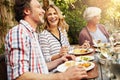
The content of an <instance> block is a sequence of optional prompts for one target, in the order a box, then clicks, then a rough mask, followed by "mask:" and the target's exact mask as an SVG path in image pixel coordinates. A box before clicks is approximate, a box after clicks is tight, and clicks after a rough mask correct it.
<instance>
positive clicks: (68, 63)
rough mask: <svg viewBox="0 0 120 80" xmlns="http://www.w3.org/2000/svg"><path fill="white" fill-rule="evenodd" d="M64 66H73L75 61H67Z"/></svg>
mask: <svg viewBox="0 0 120 80" xmlns="http://www.w3.org/2000/svg"><path fill="white" fill-rule="evenodd" d="M65 66H66V67H71V66H75V61H67V62H65Z"/></svg>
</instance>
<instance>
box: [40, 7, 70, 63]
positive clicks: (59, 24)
mask: <svg viewBox="0 0 120 80" xmlns="http://www.w3.org/2000/svg"><path fill="white" fill-rule="evenodd" d="M67 30H68V24H67V23H66V22H65V20H64V17H63V15H62V14H61V11H60V9H59V8H58V7H57V6H55V5H49V6H48V7H47V8H46V12H45V27H44V31H43V32H42V33H40V36H39V42H40V45H41V48H42V51H43V54H44V56H45V59H46V61H47V62H49V61H53V60H55V59H59V58H61V57H62V56H63V55H64V54H67V53H68V50H69V47H70V44H69V41H68V38H67V32H66V31H67Z"/></svg>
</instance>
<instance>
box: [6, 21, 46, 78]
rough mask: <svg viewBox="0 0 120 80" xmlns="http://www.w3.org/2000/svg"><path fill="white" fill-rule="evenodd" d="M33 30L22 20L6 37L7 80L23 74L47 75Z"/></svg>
mask: <svg viewBox="0 0 120 80" xmlns="http://www.w3.org/2000/svg"><path fill="white" fill-rule="evenodd" d="M35 34H36V33H35V30H34V29H33V28H32V27H31V26H30V25H29V24H28V23H27V22H26V21H24V20H21V21H20V24H19V25H17V26H15V27H13V28H12V29H11V30H10V31H9V33H8V34H7V36H6V40H5V49H6V61H7V73H8V80H13V79H16V78H17V77H18V76H20V75H21V74H23V73H25V72H33V73H42V74H48V68H47V65H46V63H45V60H44V58H43V55H42V52H41V48H40V45H39V43H38V39H37V38H36V37H35V36H36V35H35Z"/></svg>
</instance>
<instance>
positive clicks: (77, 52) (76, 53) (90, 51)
mask: <svg viewBox="0 0 120 80" xmlns="http://www.w3.org/2000/svg"><path fill="white" fill-rule="evenodd" d="M74 50H75V49H74ZM74 50H71V51H70V52H69V53H70V54H73V55H83V54H89V53H92V52H93V51H94V49H93V48H89V49H87V51H86V52H84V53H80V51H79V50H82V49H76V52H74ZM83 50H84V49H83Z"/></svg>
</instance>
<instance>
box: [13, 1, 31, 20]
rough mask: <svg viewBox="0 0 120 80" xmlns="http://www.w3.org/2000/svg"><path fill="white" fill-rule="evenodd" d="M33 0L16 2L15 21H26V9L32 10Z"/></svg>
mask: <svg viewBox="0 0 120 80" xmlns="http://www.w3.org/2000/svg"><path fill="white" fill-rule="evenodd" d="M30 2H31V0H15V4H14V12H15V19H16V20H17V21H18V22H19V21H20V20H21V19H24V17H25V14H24V9H25V8H30Z"/></svg>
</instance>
